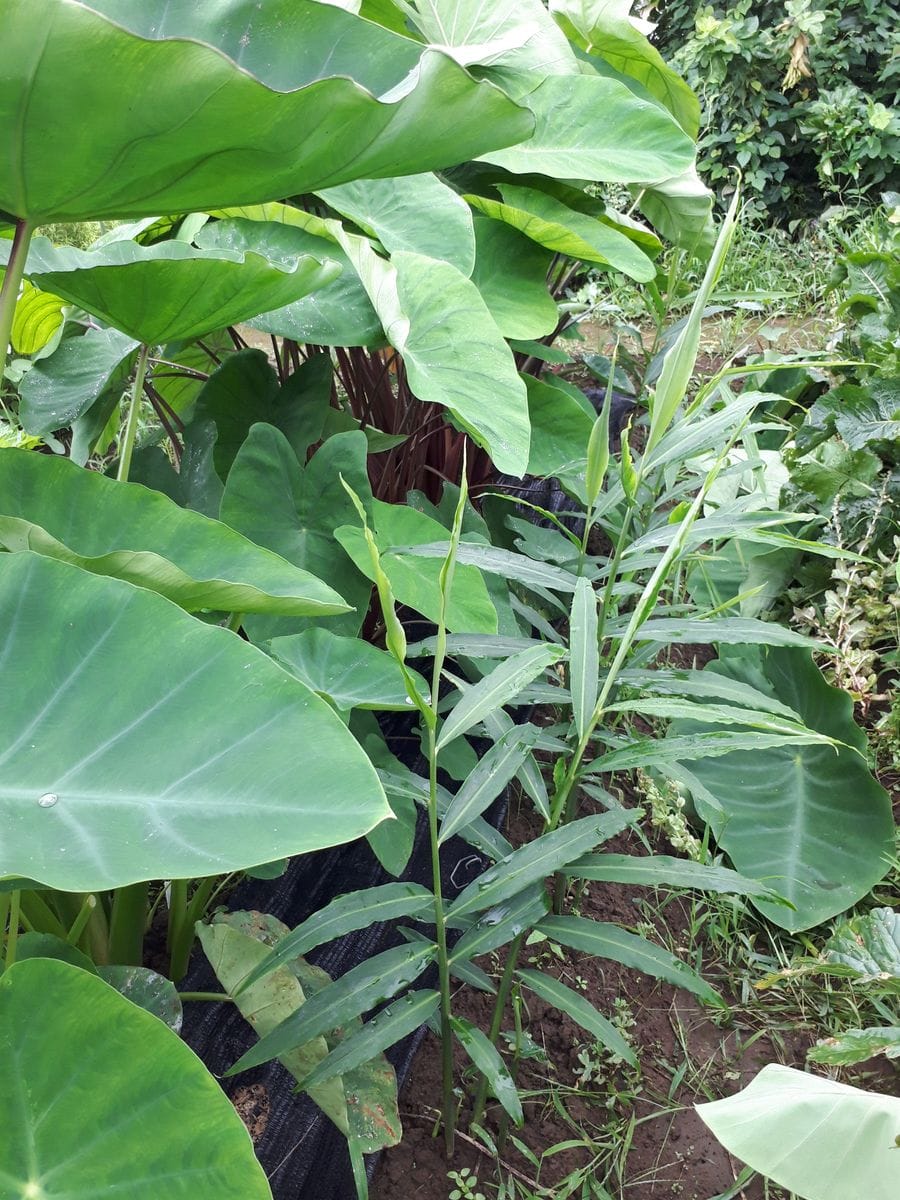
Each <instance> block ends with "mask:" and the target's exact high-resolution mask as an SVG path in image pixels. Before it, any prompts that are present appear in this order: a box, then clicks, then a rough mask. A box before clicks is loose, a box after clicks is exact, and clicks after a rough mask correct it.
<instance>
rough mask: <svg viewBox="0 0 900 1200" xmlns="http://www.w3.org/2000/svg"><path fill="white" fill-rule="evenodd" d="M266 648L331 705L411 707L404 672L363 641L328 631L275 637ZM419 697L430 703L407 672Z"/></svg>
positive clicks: (390, 657)
mask: <svg viewBox="0 0 900 1200" xmlns="http://www.w3.org/2000/svg"><path fill="white" fill-rule="evenodd" d="M264 649H265V650H266V651H267V652H268V653H269V654H271V655H272V657H273V658H274V659H275V661H276V662H278V663H280V664H281V666H283V667H284V669H285V670H286V671H290V673H291V674H292V675H296V677H297V678H298V679H300V680H302V682H303V683H305V684H306V686H307V687H309V688H312V690H313V691H314V692H318V694H319V695H320V696H324V697H325V698H326V699H328V700H330V701H331V702H332V704H334V706H335V708H338V709H341V710H342V711H344V712H349V710H350V709H351V708H366V709H377V710H381V711H385V710H387V711H391V710H394V711H398V712H403V711H405V710H406V709H408V708H411V707H412V704H413V701H412V700H411V699H410V696H409V693H408V692H407V690H406V684H405V682H404V672H403V671H401V669H400V665H399V663H398V662H397V660H396V659H395V658H394V656H393V655H392V654H388V652H387V651H386V650H379V649H378V647H377V646H373V645H371V643H369V642H364V641H363V640H362V638H357V637H341V636H339V635H338V634H336V633H332V632H331V630H330V629H307V630H304V632H303V633H296V634H294V635H292V636H291V637H278V638H273V639H272V640H271V642H269V643H268V644H267V645H266V646H265V647H264ZM406 675H407V677H411V678H412V679H413V680H414V681H415V685H416V687H417V688H418V690H419V694H420V695H421V696H423V697H425V699H426V701H427V699H428V693H429V689H428V684H427V683H426V682H425V680H424V679H423V678H422V676H421V675H420V674H419V673H418V671H411V670H410V669H409V668H406Z"/></svg>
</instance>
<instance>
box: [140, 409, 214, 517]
mask: <svg viewBox="0 0 900 1200" xmlns="http://www.w3.org/2000/svg"><path fill="white" fill-rule="evenodd" d="M215 446H216V426H215V424H214V422H212V421H192V422H191V423H190V425H186V426H185V428H184V435H183V440H182V454H181V464H180V466H179V468H178V470H177V471H176V470H175V468H174V467H173V466H172V463H171V460H170V459H169V456H168V455H167V454H166V452H165V450H163V448H162V447H161V446H146V447H144V448H143V449H141V450H137V451H136V452H135V454H134V456H133V458H132V460H131V470H130V471H129V473H128V478H129V480H130V481H131V482H132V483H142V484H143V485H144V486H145V487H148V488H151V489H152V490H153V491H157V492H162V493H163V495H165V496H168V497H169V499H170V500H174V501H175V503H176V504H178V505H179V506H180V507H181V508H190V509H193V511H194V512H199V513H203V515H204V516H205V517H212V518H213V519H216V518H217V517H218V515H219V505H220V504H221V502H222V491H223V486H222V480H221V479H220V478H219V476H218V475H217V474H216V470H215V466H214V464H213V453H214V451H215Z"/></svg>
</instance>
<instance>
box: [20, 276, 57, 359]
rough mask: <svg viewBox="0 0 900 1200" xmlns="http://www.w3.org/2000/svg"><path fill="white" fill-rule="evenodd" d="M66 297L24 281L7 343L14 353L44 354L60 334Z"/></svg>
mask: <svg viewBox="0 0 900 1200" xmlns="http://www.w3.org/2000/svg"><path fill="white" fill-rule="evenodd" d="M65 307H66V302H65V300H62V299H60V297H59V296H54V295H53V293H52V292H42V291H41V289H40V288H37V287H35V286H34V285H33V284H31V283H28V281H27V280H26V281H25V284H24V286H23V288H22V292H21V294H20V296H19V299H18V300H17V301H16V312H15V316H14V317H13V323H12V329H11V330H10V342H11V344H12V348H13V350H14V351H15V352H16V354H37V352H38V351H39V350H43V351H44V352H45V353H47V349H46V348H47V347H48V346H49V345H50V343H51V342H52V341H53V340H54V338H56V337H57V335H58V334H60V333H61V330H62V327H63V324H64V321H65V317H64V316H63V309H64V308H65Z"/></svg>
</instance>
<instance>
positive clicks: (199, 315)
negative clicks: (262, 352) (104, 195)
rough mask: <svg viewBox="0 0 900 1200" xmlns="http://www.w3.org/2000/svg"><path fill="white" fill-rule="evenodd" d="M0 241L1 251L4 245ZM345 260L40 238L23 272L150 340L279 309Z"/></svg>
mask: <svg viewBox="0 0 900 1200" xmlns="http://www.w3.org/2000/svg"><path fill="white" fill-rule="evenodd" d="M4 244H5V243H4V242H3V241H2V240H0V251H2V248H3V246H4ZM339 273H340V265H339V264H338V263H336V262H334V261H333V260H331V261H330V260H327V259H326V260H324V261H320V260H319V259H317V258H313V257H312V256H310V255H308V254H305V253H304V254H302V255H299V256H295V257H293V258H290V259H288V258H285V257H282V258H280V259H279V260H278V261H275V262H272V261H270V260H269V259H267V258H264V257H263V256H262V255H260V254H256V253H252V252H249V251H247V252H245V251H243V250H241V251H235V250H231V249H215V250H196V249H194V247H193V246H189V245H187V244H186V243H184V242H180V241H167V242H159V243H157V244H156V245H154V246H141V245H139V244H138V243H137V242H131V241H116V242H111V243H110V244H109V245H108V246H104V247H103V248H101V249H99V250H78V249H76V248H75V247H74V246H54V245H53V243H52V242H50V241H48V239H47V238H35V240H34V241H33V242H32V245H31V249H30V251H29V254H28V260H27V262H26V264H25V274H26V275H27V276H28V278H29V279H31V280H32V281H33V282H35V283H38V284H39V285H40V286H41V287H42V288H45V289H47V290H48V291H51V290H52V291H54V292H56V293H57V294H58V295H60V296H62V297H63V299H64V300H68V301H69V302H70V303H71V304H77V305H78V307H79V308H83V309H84V310H85V311H86V312H89V313H92V314H93V315H94V316H95V317H99V318H100V319H101V320H102V321H106V322H108V323H109V324H110V325H114V326H115V327H116V329H120V330H122V332H123V333H126V334H128V335H129V336H130V337H133V338H134V339H135V340H136V341H139V342H146V343H147V344H148V345H151V346H152V345H158V344H160V343H162V342H168V341H176V340H188V339H193V338H199V337H202V336H203V335H204V334H207V333H211V332H212V331H213V330H216V329H221V328H223V326H225V325H234V324H236V323H237V322H239V321H244V320H247V319H248V318H249V317H255V316H257V315H258V314H259V313H261V312H267V311H268V310H269V309H272V308H280V307H281V306H282V305H285V304H290V303H292V302H293V301H296V300H299V299H300V297H301V296H306V295H308V294H309V293H310V292H314V291H315V290H316V289H317V288H320V287H323V286H325V285H326V284H328V283H331V281H332V280H334V279H336V278H337V277H338V275H339Z"/></svg>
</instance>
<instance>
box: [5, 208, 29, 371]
mask: <svg viewBox="0 0 900 1200" xmlns="http://www.w3.org/2000/svg"><path fill="white" fill-rule="evenodd" d="M33 233H34V225H33V224H32V223H31V222H30V221H25V220H20V221H16V232H15V236H14V237H13V244H12V250H11V251H10V255H9V262H8V264H7V267H6V271H5V273H4V276H3V285H2V287H0V354H2V358H0V373H2V368H3V367H5V365H6V356H7V354H8V353H9V340H10V335H11V333H12V327H13V319H14V318H15V315H16V301H17V300H18V298H19V289H20V288H21V286H22V276H23V274H24V271H25V260H26V259H27V258H28V247H29V246H30V245H31V238H32V234H33Z"/></svg>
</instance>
